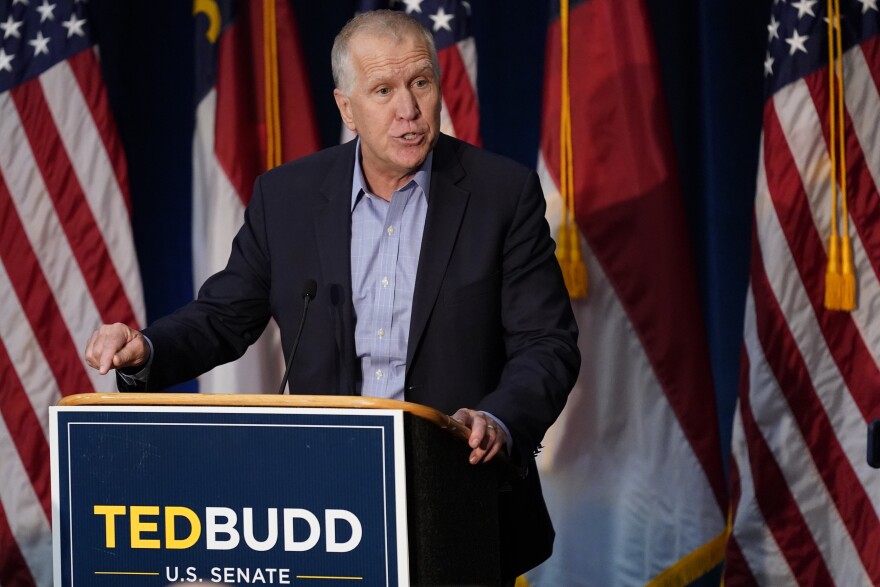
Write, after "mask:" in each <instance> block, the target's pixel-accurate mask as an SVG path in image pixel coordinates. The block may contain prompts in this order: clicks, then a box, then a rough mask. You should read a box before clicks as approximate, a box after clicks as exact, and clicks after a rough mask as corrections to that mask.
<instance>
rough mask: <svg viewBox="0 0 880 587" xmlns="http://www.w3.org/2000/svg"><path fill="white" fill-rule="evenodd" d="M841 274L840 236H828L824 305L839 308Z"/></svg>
mask: <svg viewBox="0 0 880 587" xmlns="http://www.w3.org/2000/svg"><path fill="white" fill-rule="evenodd" d="M842 277H843V274H842V273H841V270H840V237H839V236H837V235H836V234H832V235H831V236H830V237H828V266H827V267H826V268H825V307H826V308H827V309H829V310H840V309H841V307H840V306H841V303H840V291H841V281H842Z"/></svg>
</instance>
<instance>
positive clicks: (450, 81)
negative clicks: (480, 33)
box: [437, 37, 483, 146]
mask: <svg viewBox="0 0 880 587" xmlns="http://www.w3.org/2000/svg"><path fill="white" fill-rule="evenodd" d="M437 60H438V61H439V62H440V70H441V71H442V72H443V74H442V77H441V80H440V88H441V90H442V91H443V108H442V109H441V110H440V131H441V132H443V133H445V134H448V135H450V136H453V137H458V138H459V139H461V140H463V141H467V142H469V143H471V144H473V145H477V146H480V145H482V144H483V140H482V138H481V137H480V108H479V103H478V101H477V46H476V44H475V43H474V38H473V37H468V38H466V39H464V40H462V41H459V42H458V43H456V44H455V45H452V46H450V47H447V48H445V49H441V50H440V51H438V52H437Z"/></svg>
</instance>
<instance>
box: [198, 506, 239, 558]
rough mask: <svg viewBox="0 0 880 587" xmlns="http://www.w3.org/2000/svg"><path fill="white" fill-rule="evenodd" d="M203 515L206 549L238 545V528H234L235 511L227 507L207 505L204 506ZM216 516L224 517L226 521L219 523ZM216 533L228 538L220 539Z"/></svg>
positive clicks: (235, 520)
mask: <svg viewBox="0 0 880 587" xmlns="http://www.w3.org/2000/svg"><path fill="white" fill-rule="evenodd" d="M205 517H206V518H207V522H206V523H205V530H206V535H207V536H206V538H207V541H208V545H207V548H208V550H232V549H233V548H235V547H236V546H238V542H239V540H240V537H239V535H238V530H236V529H235V524H236V523H237V522H238V516H237V515H236V514H235V511H233V510H231V509H229V508H211V507H209V508H205ZM218 518H224V519H225V520H226V522H225V523H220V522H218V521H217V520H218ZM218 534H225V535H226V536H228V537H229V538H227V539H225V540H221V539H219V538H217V535H218Z"/></svg>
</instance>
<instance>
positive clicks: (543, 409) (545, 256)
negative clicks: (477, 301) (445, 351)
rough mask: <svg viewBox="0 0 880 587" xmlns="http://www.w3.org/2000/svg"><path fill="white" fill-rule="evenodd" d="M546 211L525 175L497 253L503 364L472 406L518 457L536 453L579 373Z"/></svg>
mask: <svg viewBox="0 0 880 587" xmlns="http://www.w3.org/2000/svg"><path fill="white" fill-rule="evenodd" d="M545 209H546V203H545V200H544V195H543V192H542V191H541V187H540V182H539V181H538V177H537V174H535V173H534V172H530V173H529V174H528V175H527V177H526V179H525V181H524V183H523V186H522V189H521V191H520V194H519V197H518V200H517V204H516V209H515V213H514V215H513V220H512V222H511V224H510V227H509V229H508V232H507V235H506V237H505V241H504V245H503V249H502V251H503V252H502V261H501V272H502V282H501V322H502V330H503V341H504V350H505V355H506V361H505V364H504V367H503V368H502V372H501V376H500V380H499V382H498V385H497V387H496V388H495V390H494V391H493V392H492V393H490V394H488V395H487V396H486V397H485V398H483V400H482V402H481V403H480V405H479V406H478V408H479V409H481V410H485V411H487V412H490V413H492V414H494V415H495V416H496V417H498V418H499V419H501V420H502V421H503V422H504V423H505V425H506V426H507V427H508V428H509V429H510V431H511V434H512V435H513V437H514V446H515V448H517V449H519V451H520V452H522V453H524V454H528V453H531V452H533V451H537V449H538V447H539V443H540V442H541V439H542V438H543V436H544V433H545V432H546V431H547V429H548V428H549V427H550V425H551V424H552V423H553V422H554V421H555V420H556V418H557V417H558V416H559V414H560V412H561V411H562V408H563V407H564V406H565V402H566V399H567V398H568V394H569V392H570V391H571V388H572V387H573V386H574V383H575V380H576V378H577V374H578V371H579V369H580V352H579V351H578V347H577V337H578V327H577V323H576V321H575V318H574V315H573V313H572V309H571V302H570V300H569V297H568V293H567V290H566V288H565V283H564V281H563V278H562V273H561V271H560V268H559V263H558V262H557V260H556V255H555V249H556V246H555V243H554V242H553V239H552V238H551V237H550V232H549V227H548V225H547V221H546V219H545V217H544V213H545Z"/></svg>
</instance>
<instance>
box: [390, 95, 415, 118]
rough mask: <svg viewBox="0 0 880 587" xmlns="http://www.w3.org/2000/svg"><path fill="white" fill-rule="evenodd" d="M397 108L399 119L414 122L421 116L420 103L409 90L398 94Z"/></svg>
mask: <svg viewBox="0 0 880 587" xmlns="http://www.w3.org/2000/svg"><path fill="white" fill-rule="evenodd" d="M395 107H396V108H397V117H398V118H402V119H404V120H413V119H414V118H418V116H419V103H418V101H417V100H416V97H415V95H414V94H413V93H412V91H410V90H409V89H407V90H404V91H402V92H400V93H398V94H397V101H396V103H395Z"/></svg>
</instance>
